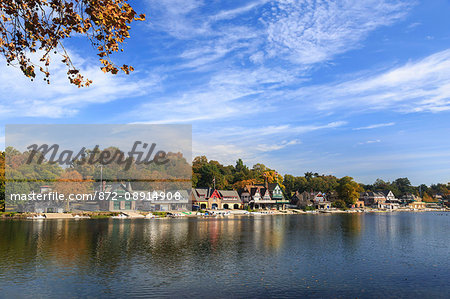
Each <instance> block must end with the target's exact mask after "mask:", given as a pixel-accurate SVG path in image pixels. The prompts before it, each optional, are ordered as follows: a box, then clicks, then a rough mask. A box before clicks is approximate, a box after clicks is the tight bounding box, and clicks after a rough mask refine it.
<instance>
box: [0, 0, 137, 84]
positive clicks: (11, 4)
mask: <svg viewBox="0 0 450 299" xmlns="http://www.w3.org/2000/svg"><path fill="white" fill-rule="evenodd" d="M138 20H139V21H143V20H145V15H143V14H141V15H138V14H137V13H136V12H135V11H134V10H133V8H132V7H131V6H130V5H129V4H128V3H127V0H20V1H19V0H2V1H0V51H1V53H2V55H3V56H4V57H5V59H6V62H7V64H8V65H9V66H17V67H19V68H20V70H21V71H22V72H23V74H24V75H25V76H27V77H29V78H31V79H33V78H35V77H36V70H39V71H40V72H42V73H43V75H44V80H46V81H47V82H48V83H49V82H50V81H49V77H50V72H49V65H50V62H51V61H50V60H51V58H52V57H51V54H57V55H60V57H61V61H62V63H64V64H65V65H66V66H67V75H68V79H69V81H70V83H72V84H75V85H77V86H78V87H82V86H88V85H89V84H90V83H92V81H91V80H89V79H86V78H84V77H83V76H82V75H81V74H80V71H79V70H78V68H77V67H76V66H74V65H73V63H72V60H71V59H70V56H69V54H68V52H67V51H66V49H65V48H64V44H63V41H64V40H65V39H67V38H70V37H72V36H74V35H77V36H84V37H86V38H87V39H88V40H89V41H90V43H91V44H92V46H93V47H94V48H95V49H96V51H97V55H98V56H99V60H100V63H101V65H102V67H101V69H102V70H103V71H104V72H109V73H112V74H117V73H118V72H119V71H120V70H122V71H123V72H125V73H126V74H128V73H129V72H130V71H133V67H131V66H128V65H122V66H117V65H115V64H114V63H113V62H112V61H111V59H110V55H111V54H113V53H114V52H119V51H123V49H122V47H121V46H122V44H123V42H124V41H125V39H126V38H129V37H130V33H129V30H130V26H129V24H131V23H132V22H133V21H138ZM33 53H36V54H37V55H38V60H39V61H32V59H31V57H32V54H33ZM33 57H34V56H33ZM58 60H59V59H58Z"/></svg>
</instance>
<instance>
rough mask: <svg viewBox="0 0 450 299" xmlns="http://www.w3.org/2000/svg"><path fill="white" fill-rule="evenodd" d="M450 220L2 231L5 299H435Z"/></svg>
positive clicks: (0, 268) (239, 221)
mask: <svg viewBox="0 0 450 299" xmlns="http://www.w3.org/2000/svg"><path fill="white" fill-rule="evenodd" d="M430 217H431V218H430ZM449 218H450V217H446V216H437V215H435V216H433V215H431V214H413V213H411V214H409V213H408V214H406V213H403V214H401V213H399V214H396V213H390V214H383V215H373V214H351V215H301V216H260V217H235V218H229V219H223V218H222V219H216V218H214V219H162V220H156V219H152V220H146V219H136V220H120V219H114V220H113V219H109V220H108V219H106V220H47V221H31V220H30V221H1V222H0V252H1V254H2V256H3V262H2V263H1V264H0V278H1V280H0V290H1V291H2V292H3V294H5V295H6V296H8V297H10V296H14V295H19V296H20V297H23V296H25V297H33V296H34V295H35V292H40V293H39V294H40V295H42V296H62V295H67V294H71V295H72V296H78V295H80V296H99V295H100V296H110V295H117V296H120V295H123V296H132V297H134V296H144V297H150V296H156V295H161V296H162V295H167V296H174V295H186V294H187V293H186V292H187V290H189V291H188V292H189V295H192V296H194V295H195V296H201V297H202V296H203V297H211V296H220V297H226V296H234V297H243V296H245V297H248V296H249V294H251V295H250V297H261V296H281V295H283V296H291V295H292V296H294V297H295V296H298V295H299V294H302V295H314V296H316V295H317V296H326V295H333V296H336V295H339V294H340V296H358V295H360V294H361V293H360V292H361V290H362V289H363V287H362V286H364V289H365V292H367V291H370V292H371V294H372V295H374V296H375V295H377V294H379V293H378V292H379V291H380V288H379V287H377V286H380V285H383V288H389V287H392V289H393V290H392V292H393V293H392V294H395V292H399V293H397V294H402V293H401V291H402V290H403V291H405V290H407V289H408V288H409V289H411V285H410V284H407V283H406V281H408V282H412V281H415V280H417V281H420V284H421V288H422V289H421V290H422V291H423V292H424V293H427V292H425V290H427V291H431V289H427V288H426V285H425V286H424V285H423V281H422V279H421V275H424V273H426V274H427V276H428V277H431V280H433V283H434V285H436V284H437V285H439V283H440V282H441V280H442V281H444V278H442V277H443V276H438V275H437V273H440V271H442V272H443V273H447V274H448V269H449V262H448V259H447V255H448V249H447V246H448V244H449V241H450V239H449V236H448V234H447V233H446V232H447V229H448V227H449V226H448V224H449ZM445 228H447V229H445ZM430 246H432V247H430ZM425 252H428V253H429V252H433V255H432V256H430V255H429V254H428V255H424V253H425ZM437 261H439V262H437ZM411 262H414V264H411ZM429 264H431V265H437V266H436V267H431V268H430V266H429ZM394 266H395V267H394ZM386 277H390V279H392V281H390V280H387V279H386ZM405 277H407V278H408V279H409V280H404V279H405ZM444 277H445V276H444ZM402 279H403V280H402ZM394 281H396V282H397V283H393V282H394ZM399 281H401V283H400V285H399ZM343 282H345V284H343ZM402 283H403V286H404V288H402ZM80 286H81V287H80ZM336 286H340V288H337V289H336ZM313 287H314V292H312V293H311V288H313ZM430 288H431V285H430ZM249 289H251V290H252V292H251V293H249ZM24 290H25V291H24ZM217 290H220V292H221V293H220V295H218V294H217V293H216V292H217ZM336 292H340V293H336ZM366 294H367V293H366ZM435 295H439V293H436V290H435Z"/></svg>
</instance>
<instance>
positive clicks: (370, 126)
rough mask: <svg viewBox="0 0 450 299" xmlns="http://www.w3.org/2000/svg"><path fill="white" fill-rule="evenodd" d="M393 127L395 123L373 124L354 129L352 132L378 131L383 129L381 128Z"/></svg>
mask: <svg viewBox="0 0 450 299" xmlns="http://www.w3.org/2000/svg"><path fill="white" fill-rule="evenodd" d="M394 125H395V122H390V123H382V124H373V125H369V126H365V127H359V128H354V129H353V130H371V129H378V128H383V127H390V126H394Z"/></svg>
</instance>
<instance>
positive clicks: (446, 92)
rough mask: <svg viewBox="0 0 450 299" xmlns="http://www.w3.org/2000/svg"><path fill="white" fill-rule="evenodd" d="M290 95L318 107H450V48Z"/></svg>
mask: <svg viewBox="0 0 450 299" xmlns="http://www.w3.org/2000/svg"><path fill="white" fill-rule="evenodd" d="M289 96H290V97H293V96H295V97H297V98H298V97H300V98H302V99H304V100H305V101H306V100H309V101H310V102H311V103H312V104H313V105H314V106H315V107H316V108H317V109H318V110H322V111H324V110H334V111H336V109H339V108H344V107H345V109H346V110H352V111H354V112H357V111H358V110H384V109H393V110H395V111H397V112H404V113H410V112H441V111H448V110H450V49H449V50H445V51H442V52H438V53H435V54H433V55H430V56H428V57H425V58H423V59H422V60H418V61H414V62H412V61H411V62H408V63H406V64H404V65H403V66H399V67H395V68H392V69H390V70H387V71H384V72H381V73H379V74H377V75H372V76H361V75H358V78H357V79H354V80H350V81H346V82H340V83H330V84H326V85H315V86H310V87H307V88H301V89H298V90H297V92H295V93H294V94H290V95H289Z"/></svg>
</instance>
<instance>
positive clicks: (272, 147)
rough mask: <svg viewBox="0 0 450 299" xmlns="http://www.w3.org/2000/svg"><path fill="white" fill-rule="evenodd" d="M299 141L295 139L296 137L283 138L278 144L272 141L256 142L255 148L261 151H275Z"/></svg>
mask: <svg viewBox="0 0 450 299" xmlns="http://www.w3.org/2000/svg"><path fill="white" fill-rule="evenodd" d="M300 143H301V142H300V140H297V139H294V140H291V141H286V140H283V141H282V142H281V143H278V144H274V143H271V144H258V145H257V146H256V149H257V150H258V151H261V152H272V151H277V150H280V149H283V148H285V147H287V146H290V145H295V144H300Z"/></svg>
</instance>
